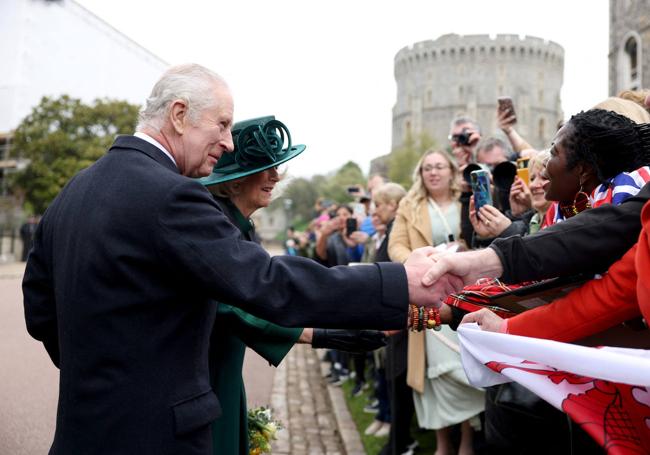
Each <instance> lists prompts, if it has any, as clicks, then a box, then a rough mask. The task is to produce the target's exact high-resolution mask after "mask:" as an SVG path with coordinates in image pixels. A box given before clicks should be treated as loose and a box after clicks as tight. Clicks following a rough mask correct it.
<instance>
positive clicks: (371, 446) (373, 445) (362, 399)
mask: <svg viewBox="0 0 650 455" xmlns="http://www.w3.org/2000/svg"><path fill="white" fill-rule="evenodd" d="M342 387H343V394H344V395H345V401H346V402H347V404H348V409H349V410H350V414H351V415H352V420H354V423H355V424H356V425H357V430H358V431H359V435H360V436H361V442H363V447H364V448H365V449H366V453H367V454H368V455H377V454H378V453H379V451H380V450H381V449H382V447H384V445H385V444H386V443H387V442H388V437H383V438H378V437H375V436H366V435H365V434H363V432H364V430H365V429H366V428H367V427H368V425H370V424H371V423H372V421H373V420H374V417H375V416H374V414H368V413H365V412H363V408H364V406H366V405H367V404H368V403H369V402H370V401H371V395H372V393H373V390H374V387H373V384H372V383H371V384H370V387H368V389H367V390H364V391H363V393H362V394H361V395H359V396H358V397H353V396H352V389H353V388H354V380H348V381H345V382H344V383H343V385H342ZM411 434H412V435H413V436H415V438H416V439H417V440H418V442H419V443H420V447H419V448H418V449H417V450H416V452H420V453H433V452H434V451H435V448H436V437H435V433H434V432H433V431H422V430H420V429H419V428H418V427H417V422H416V419H415V416H414V418H413V422H412V428H411Z"/></svg>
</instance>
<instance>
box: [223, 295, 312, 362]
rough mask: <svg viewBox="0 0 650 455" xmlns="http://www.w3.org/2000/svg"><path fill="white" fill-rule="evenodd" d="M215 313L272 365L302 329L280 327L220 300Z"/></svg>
mask: <svg viewBox="0 0 650 455" xmlns="http://www.w3.org/2000/svg"><path fill="white" fill-rule="evenodd" d="M217 313H218V314H217V317H218V318H224V319H225V320H223V321H222V326H224V325H225V326H227V327H228V328H229V330H230V331H231V333H232V335H234V336H236V337H237V338H239V339H240V340H241V341H242V342H243V343H244V344H246V346H248V347H249V348H251V349H253V350H254V351H255V352H257V353H258V354H259V355H260V356H262V357H264V358H265V359H266V360H268V361H269V363H271V364H272V365H274V366H278V365H279V364H280V362H281V361H282V359H283V358H284V356H286V355H287V353H288V352H289V350H290V349H291V348H292V347H293V345H294V344H295V343H296V341H298V338H299V337H300V334H301V333H302V330H303V329H301V328H286V327H281V326H279V325H276V324H273V323H271V322H268V321H265V320H264V319H260V318H258V317H256V316H253V315H252V314H249V313H246V312H245V311H244V310H241V309H239V308H236V307H233V306H231V305H228V304H226V303H221V302H220V303H219V305H218V307H217ZM223 323H225V324H223Z"/></svg>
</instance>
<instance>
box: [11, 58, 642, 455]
mask: <svg viewBox="0 0 650 455" xmlns="http://www.w3.org/2000/svg"><path fill="white" fill-rule="evenodd" d="M649 108H650V96H649V92H625V93H621V94H619V96H618V97H615V98H610V99H607V100H605V101H604V102H602V103H600V104H598V105H597V106H594V107H593V108H590V109H586V110H585V111H583V112H580V113H576V114H575V115H573V116H572V117H571V118H570V119H569V120H568V121H567V122H566V123H565V124H563V125H560V126H559V129H558V131H557V133H556V134H555V137H554V138H552V139H551V138H549V145H550V148H549V149H548V150H540V151H538V150H534V149H533V148H532V147H530V145H529V144H528V143H527V142H526V140H525V139H524V138H523V137H522V136H521V135H520V134H519V133H518V132H517V131H516V129H515V127H516V115H515V112H514V110H513V108H512V107H511V108H509V109H508V108H506V109H497V113H496V115H497V119H498V124H499V126H500V128H501V130H502V131H503V133H504V135H505V137H506V138H507V141H508V142H504V141H502V140H500V139H498V138H495V137H484V134H483V132H482V129H481V127H480V125H478V124H477V122H475V121H474V120H473V119H471V118H468V117H459V118H456V119H453V120H452V121H451V126H450V134H449V144H448V147H446V148H445V149H434V150H429V151H427V152H426V153H424V154H423V156H422V157H421V158H420V159H419V161H418V163H417V164H416V166H415V168H414V171H413V184H412V185H411V187H410V188H408V189H407V188H403V187H402V186H400V185H398V184H396V183H391V182H388V181H386V179H385V178H383V177H381V176H372V177H371V178H370V179H369V180H368V182H367V183H366V184H365V185H360V186H358V187H356V188H351V191H350V193H351V194H354V195H355V197H354V203H353V204H335V203H332V202H330V201H325V200H319V201H317V202H316V206H315V211H314V217H313V218H314V219H313V220H312V221H311V223H310V224H309V228H308V230H307V231H306V232H302V233H298V232H296V231H295V230H294V229H290V230H288V232H287V234H288V238H287V240H286V242H285V249H286V253H287V254H286V255H282V256H279V257H274V258H271V257H270V256H269V255H268V253H267V252H266V251H264V249H263V248H261V247H260V246H259V245H258V242H257V241H256V235H255V227H254V225H253V224H252V223H251V222H250V216H251V215H252V214H253V213H254V212H255V211H256V210H258V209H260V208H262V207H265V206H267V205H268V204H269V202H270V198H271V193H272V191H273V189H274V187H275V185H276V184H277V182H278V181H279V179H280V176H279V175H278V171H277V167H278V166H279V165H280V164H282V163H284V162H286V161H289V160H291V159H294V158H295V157H297V156H299V155H300V154H301V153H302V152H303V151H304V150H305V146H303V145H295V144H292V143H291V139H290V137H291V136H290V134H289V131H288V128H287V127H286V126H285V125H284V124H282V123H281V122H280V121H279V120H277V119H275V118H274V117H272V116H269V117H261V118H256V119H251V120H246V121H243V122H238V123H236V124H233V100H232V96H231V94H230V90H229V88H228V85H227V84H226V82H225V81H224V80H223V79H222V78H221V77H220V76H218V75H217V74H215V73H213V72H212V71H210V70H207V69H206V68H203V67H201V66H199V65H194V64H190V65H181V66H178V67H173V68H171V69H170V70H168V71H167V72H166V73H165V74H164V75H163V76H162V77H161V79H160V80H159V81H158V82H157V83H156V85H155V86H154V88H153V90H152V93H151V95H150V96H149V98H148V99H147V103H146V105H145V107H144V108H143V110H142V112H141V114H140V123H139V124H138V126H137V128H136V132H135V134H134V135H133V136H121V137H118V138H117V139H116V141H115V143H114V144H113V146H112V147H111V149H110V150H109V151H108V153H107V154H106V155H105V156H103V157H102V158H101V159H99V160H98V161H97V162H96V163H95V164H93V165H92V166H91V167H89V168H88V169H86V170H84V171H82V172H80V173H79V174H78V175H77V176H75V177H74V178H73V179H72V180H71V182H70V183H69V184H68V185H67V186H66V187H65V188H64V190H63V191H62V192H61V194H59V196H57V198H56V199H55V200H54V202H53V203H52V204H51V205H50V207H49V208H48V210H47V212H46V213H45V214H44V215H43V218H42V220H41V221H40V222H39V224H38V227H37V228H36V231H35V233H34V236H33V247H32V249H31V251H30V253H29V256H28V261H27V266H26V271H25V277H24V281H23V293H24V298H25V300H24V301H25V317H26V324H27V329H28V331H29V333H30V334H31V335H32V336H33V337H34V338H36V339H37V340H39V341H41V342H42V343H43V344H44V346H45V349H46V350H47V352H48V354H49V355H50V357H51V359H52V361H53V363H54V364H55V365H56V366H57V367H58V368H60V391H59V404H58V412H57V425H56V432H55V437H54V442H53V444H52V449H51V453H53V454H57V453H111V454H112V453H143V454H148V453H151V454H154V453H155V454H166V453H169V454H171V453H184V454H185V453H187V454H192V453H196V454H208V453H220V454H223V453H232V454H246V453H248V449H249V447H248V433H247V431H246V430H247V427H246V425H247V422H246V419H245V416H246V407H245V402H246V400H245V391H244V388H243V384H242V381H241V368H242V358H243V351H244V347H245V346H249V347H252V348H253V349H255V350H256V351H257V352H259V353H260V354H262V355H263V356H264V357H265V358H266V359H268V360H269V361H270V362H271V363H274V364H277V363H279V362H280V361H281V360H282V358H283V357H284V356H285V355H286V353H287V352H288V350H289V349H290V348H291V346H292V345H293V344H294V343H308V344H311V345H312V346H313V347H316V348H327V349H328V359H329V360H330V361H331V364H332V368H331V372H330V380H331V381H332V383H334V384H337V383H341V382H342V381H344V380H346V379H347V378H349V377H351V376H354V377H355V387H354V390H353V393H359V392H361V391H362V390H363V389H364V388H365V387H366V384H367V383H368V382H369V381H368V380H367V379H369V378H368V377H367V375H366V374H367V371H368V369H367V365H368V364H369V363H372V364H373V365H374V368H373V369H372V371H373V373H372V375H373V376H374V378H375V380H374V381H373V382H374V384H375V390H374V395H375V397H376V401H377V402H376V405H375V406H369V408H371V409H372V408H374V409H373V410H374V411H375V412H376V415H375V421H374V422H373V423H372V425H370V426H369V427H368V428H367V429H365V432H366V433H367V434H369V435H371V434H374V435H378V436H381V435H388V436H389V441H388V443H387V444H386V446H385V447H384V448H383V449H382V454H384V455H386V454H406V453H412V452H413V451H414V450H416V447H417V442H416V441H415V440H414V438H413V435H412V433H411V430H412V427H411V422H412V420H413V418H414V417H415V419H416V421H417V425H418V426H419V427H420V428H421V429H423V430H433V431H435V437H436V442H437V449H436V453H437V454H438V455H444V454H451V453H460V454H471V453H581V454H582V453H599V452H600V451H601V449H600V447H598V445H597V444H596V443H595V442H594V441H593V440H592V439H590V438H589V437H588V436H587V435H586V434H585V433H584V432H583V431H582V429H581V428H580V427H579V426H576V425H572V424H571V423H570V421H568V420H567V419H566V417H565V416H564V415H563V414H562V413H560V412H559V411H557V410H555V409H553V408H550V407H549V406H548V405H547V404H546V403H545V402H543V401H542V400H540V399H539V398H538V397H536V396H535V395H533V394H532V393H531V392H528V391H527V390H526V389H522V388H521V387H518V386H517V385H516V384H512V383H511V384H503V385H501V386H494V387H488V388H486V389H479V388H476V387H473V386H472V385H471V384H470V383H469V381H468V379H467V377H466V376H465V373H464V369H463V365H462V363H461V360H460V357H459V338H458V336H457V335H456V332H455V330H456V328H457V327H458V325H459V324H460V323H462V322H476V323H478V324H479V325H480V326H481V328H483V329H484V330H490V331H497V332H501V333H505V334H518V335H525V336H533V337H541V338H548V339H555V340H560V341H574V340H577V339H580V338H582V337H584V336H587V335H590V334H593V333H598V332H600V331H602V330H604V329H606V328H608V327H611V326H615V325H618V324H621V323H623V322H625V321H627V320H629V319H632V318H637V319H641V324H645V321H643V320H642V319H643V318H646V320H647V318H648V316H649V315H650V313H649V312H648V308H650V306H649V303H648V300H647V296H648V295H650V293H649V292H648V286H647V284H646V280H644V279H643V278H644V276H643V274H644V273H645V271H646V270H648V269H647V267H644V266H645V265H646V263H647V261H648V254H649V250H648V241H647V221H648V218H649V217H648V210H647V209H643V207H644V205H645V203H646V202H647V200H648V198H649V197H650V187H648V186H647V185H646V183H647V182H648V180H650V167H649V166H650V125H649V124H650V114H649V113H648V109H649ZM522 159H523V161H522ZM515 161H516V163H517V164H515V163H514V162H515ZM525 162H527V164H525ZM518 168H519V169H518ZM522 170H523V171H524V172H520V171H522ZM525 171H527V172H525ZM477 173H478V174H477ZM478 175H481V176H486V175H487V176H488V178H489V180H488V183H487V184H484V185H483V186H482V187H479V186H477V185H476V182H477V179H478V177H476V176H478ZM489 182H491V183H489ZM483 187H490V188H491V189H490V188H487V190H486V191H488V193H489V194H481V198H479V197H478V193H479V192H480V191H481V188H483ZM206 189H207V190H206ZM479 205H480V207H479ZM642 209H643V211H642ZM637 240H638V242H637ZM356 264H362V265H360V266H358V267H357V266H353V267H341V266H349V265H356ZM363 264H371V265H363ZM608 269H609V272H607V271H608ZM596 274H599V276H598V277H597V278H601V279H594V277H595V275H596ZM573 275H581V276H582V277H583V280H587V282H586V284H585V285H584V286H582V287H580V288H578V289H577V290H575V291H573V292H571V293H570V294H568V295H566V296H565V297H563V298H561V299H559V300H557V301H555V302H553V303H551V304H549V305H546V306H542V307H539V308H537V309H534V310H530V311H528V312H524V313H522V314H519V315H516V316H513V317H509V318H502V316H503V314H495V313H494V312H492V311H491V310H489V309H485V308H482V309H481V308H480V307H477V308H468V307H467V306H455V305H451V304H444V303H441V302H448V303H449V301H448V300H447V299H448V296H450V295H452V294H457V293H462V292H464V287H469V288H471V287H472V286H476V281H477V280H478V279H479V278H485V277H489V278H491V279H495V280H496V279H499V280H501V281H500V282H501V283H511V284H512V285H516V284H518V283H523V282H529V281H535V280H542V279H546V278H553V277H558V276H562V277H565V276H573ZM616 303H617V304H616ZM409 308H411V309H413V308H416V309H417V308H420V312H421V313H422V314H424V312H425V311H426V312H427V314H432V315H437V318H438V322H437V325H436V324H434V325H433V326H434V327H436V328H437V329H440V330H435V331H434V330H426V331H419V332H417V331H409V330H407V328H406V323H407V319H408V315H409V312H408V311H409ZM508 316H512V315H508ZM440 323H442V327H440ZM312 327H313V328H312ZM646 329H647V327H646ZM384 345H385V346H384ZM369 352H372V353H373V354H372V355H368V353H369ZM353 373H354V374H353ZM549 434H553V437H549V436H548V435H549Z"/></svg>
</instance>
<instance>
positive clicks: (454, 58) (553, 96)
mask: <svg viewBox="0 0 650 455" xmlns="http://www.w3.org/2000/svg"><path fill="white" fill-rule="evenodd" d="M563 71H564V49H563V48H562V47H561V46H560V45H559V44H557V43H554V42H551V41H545V40H543V39H541V38H535V37H529V36H527V37H525V38H520V37H519V36H517V35H497V36H496V37H490V36H488V35H465V36H461V35H456V34H448V35H443V36H441V37H439V38H438V39H436V40H434V41H422V42H419V43H415V44H414V45H412V46H409V47H405V48H403V49H402V50H400V51H399V52H398V53H397V55H396V56H395V80H396V82H397V102H396V103H395V106H394V107H393V139H392V147H393V149H395V148H396V147H399V146H400V145H402V144H403V142H404V140H405V139H406V137H407V135H408V134H411V135H412V137H414V138H417V137H419V135H420V134H421V133H423V132H426V133H427V134H428V135H429V136H431V137H432V138H433V139H434V140H435V141H436V144H437V145H438V147H441V148H442V147H445V146H446V145H447V143H448V141H447V135H448V133H449V124H450V122H451V120H452V119H453V118H454V117H457V116H459V115H466V116H469V117H472V118H473V119H475V120H477V121H478V122H479V124H480V125H481V128H482V133H483V135H484V136H486V135H492V134H495V133H496V130H497V129H498V128H497V126H496V105H497V98H498V97H499V96H510V97H512V99H513V102H514V107H515V111H516V113H517V120H518V124H517V131H518V132H519V133H520V134H521V135H522V136H523V137H525V138H526V139H527V140H528V142H530V143H531V145H533V146H534V147H543V146H546V145H548V142H549V140H550V139H551V138H552V137H553V134H554V133H555V131H556V125H557V122H558V121H559V120H561V119H562V117H563V114H562V109H561V106H560V89H561V88H562V79H563Z"/></svg>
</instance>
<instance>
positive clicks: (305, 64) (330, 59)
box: [77, 0, 609, 176]
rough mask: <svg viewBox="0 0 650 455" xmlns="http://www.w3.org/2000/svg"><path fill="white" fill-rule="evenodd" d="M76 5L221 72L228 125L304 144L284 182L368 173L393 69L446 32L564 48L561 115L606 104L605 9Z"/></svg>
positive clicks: (380, 145) (382, 139)
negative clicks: (274, 129) (340, 171)
mask: <svg viewBox="0 0 650 455" xmlns="http://www.w3.org/2000/svg"><path fill="white" fill-rule="evenodd" d="M77 2H78V3H80V4H81V5H83V6H85V7H86V8H88V9H89V10H90V11H92V12H93V13H95V14H96V15H97V16H99V17H101V18H102V19H104V20H105V21H107V22H108V23H109V24H111V25H112V26H113V27H115V28H116V29H118V30H120V31H121V32H123V33H125V34H126V35H128V36H129V37H130V38H132V39H134V40H135V41H136V42H138V43H139V44H141V45H142V46H144V47H145V48H147V49H149V50H150V51H151V52H153V53H154V54H156V55H158V56H159V57H160V58H162V59H163V60H165V61H167V62H169V63H171V64H177V63H186V62H197V63H201V64H203V65H205V66H207V67H209V68H211V69H213V70H214V71H216V72H218V73H220V74H221V75H222V76H224V77H225V78H226V80H227V81H228V83H229V85H230V86H231V88H232V90H233V93H234V97H235V118H236V120H237V119H239V120H241V119H246V118H250V117H257V116H262V115H267V114H274V115H275V116H276V117H277V118H278V119H279V120H281V121H283V122H284V123H285V124H286V125H287V126H288V127H289V129H290V131H291V133H292V136H293V139H294V143H304V144H306V145H307V150H306V151H305V153H304V154H303V155H301V156H300V157H299V158H296V159H295V160H293V161H292V162H291V166H290V169H289V172H290V174H293V175H299V176H309V175H313V174H319V173H326V172H329V171H332V170H334V169H336V168H338V167H340V166H341V165H342V164H344V163H345V162H347V161H348V160H354V161H356V162H357V163H358V164H359V165H360V166H361V167H362V169H363V170H364V171H365V172H367V171H368V168H369V163H370V160H371V159H372V158H375V157H377V156H380V155H384V154H386V153H389V152H390V146H391V109H392V106H393V104H394V102H395V98H396V86H395V80H394V77H393V58H394V56H395V54H396V53H397V51H399V50H400V49H401V48H402V47H404V46H407V45H411V44H413V43H415V42H418V41H424V40H429V39H435V38H437V37H439V36H440V35H443V34H445V33H458V34H477V33H488V34H493V35H495V34H497V33H514V34H519V35H532V36H538V37H541V38H544V39H549V40H552V41H555V42H557V43H559V44H560V45H562V46H563V47H564V50H565V60H564V86H563V89H562V106H563V109H564V113H565V116H568V115H571V114H572V113H575V112H577V111H580V110H582V109H586V108H589V107H590V106H592V105H594V104H596V103H597V102H599V101H601V100H602V99H604V98H605V97H606V96H607V90H608V86H607V80H608V79H607V77H608V76H607V53H608V41H609V19H608V14H609V11H608V9H609V6H608V5H609V2H608V1H607V0H575V1H567V0H563V1H560V0H545V1H539V0H517V1H496V0H492V1H486V0H478V1H474V0H464V1H458V2H456V1H435V0H428V1H415V0H400V1H381V0H374V1H366V0H345V1H343V0H328V1H327V2H325V1H320V2H318V1H309V0H303V1H299V0H296V1H290V0H272V1H269V0H246V1H237V0H233V1H228V2H226V1H222V0H219V1H215V0H210V1H208V0H205V1H201V0H183V1H177V0H111V1H106V0H77ZM127 70H128V69H125V71H127ZM444 89H445V88H444V87H441V90H444ZM145 96H146V94H143V100H144V98H145Z"/></svg>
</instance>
